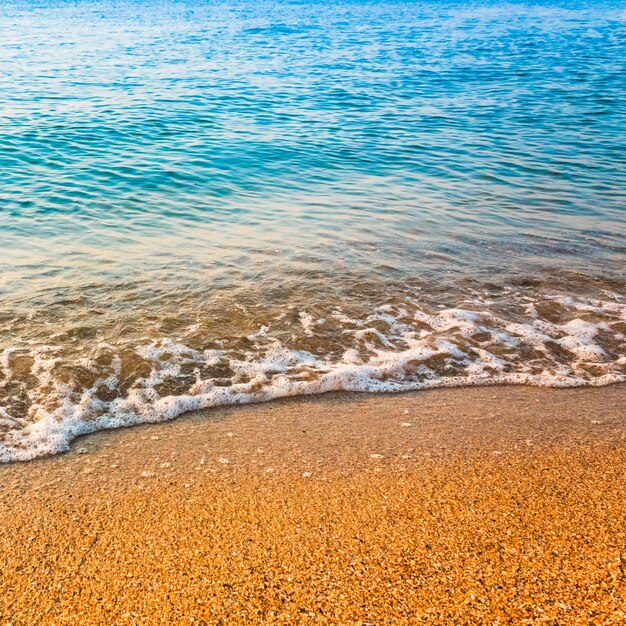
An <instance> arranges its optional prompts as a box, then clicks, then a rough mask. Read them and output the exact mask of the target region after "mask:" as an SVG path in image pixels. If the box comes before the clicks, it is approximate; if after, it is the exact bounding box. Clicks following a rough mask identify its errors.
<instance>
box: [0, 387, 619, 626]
mask: <svg viewBox="0 0 626 626" xmlns="http://www.w3.org/2000/svg"><path fill="white" fill-rule="evenodd" d="M625 407H626V386H614V387H608V388H598V389H575V390H565V391H556V390H541V389H531V388H516V387H498V388H472V389H456V390H440V391H432V392H423V393H415V394H406V395H395V396H364V395H356V394H343V395H330V396H326V397H318V398H310V399H293V400H287V401H280V402H276V403H270V404H266V405H260V406H254V407H239V408H236V407H235V408H229V409H222V410H218V411H213V412H208V413H205V414H204V415H192V416H189V417H186V418H183V419H179V420H178V421H175V422H172V423H167V424H159V425H154V426H144V427H138V428H134V429H129V430H123V431H115V432H110V433H99V434H96V435H93V436H90V437H86V438H83V439H81V440H78V441H77V442H76V443H75V445H74V446H73V448H72V451H71V452H69V453H67V454H65V455H62V456H59V457H55V458H49V459H42V460H39V461H35V462H31V463H24V464H14V465H10V466H3V467H0V516H1V519H0V567H1V569H0V624H2V625H3V626H6V625H8V624H12V625H13V626H18V625H22V624H28V625H30V624H45V625H57V624H58V625H61V624H81V625H90V624H94V625H96V624H98V625H99V624H103V625H104V624H107V625H126V624H150V625H153V624H154V625H159V624H362V625H363V624H421V623H427V624H483V623H484V624H535V623H537V624H625V623H626V438H625V435H626V409H625Z"/></svg>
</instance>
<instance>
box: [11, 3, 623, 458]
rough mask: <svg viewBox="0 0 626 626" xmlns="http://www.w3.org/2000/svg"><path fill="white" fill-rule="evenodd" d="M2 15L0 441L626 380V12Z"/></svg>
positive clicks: (26, 442) (84, 11)
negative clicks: (342, 399)
mask: <svg viewBox="0 0 626 626" xmlns="http://www.w3.org/2000/svg"><path fill="white" fill-rule="evenodd" d="M0 32H1V33H2V37H1V38H0V176H1V184H0V441H2V443H0V460H3V461H11V460H17V459H26V458H32V457H34V456H38V455H41V454H46V453H53V452H58V451H61V450H63V449H66V448H67V445H68V443H69V441H71V439H72V438H74V437H75V436H76V435H77V434H80V433H82V432H89V431H92V430H96V429H99V428H104V427H112V426H123V425H127V424H132V423H138V422H142V421H158V420H161V419H169V418H172V417H175V416H176V415H178V414H180V413H182V412H184V411H186V410H190V409H194V408H198V407H206V406H215V405H218V404H223V403H234V402H249V401H261V400H266V399H270V398H273V397H278V396H282V395H293V394H299V393H319V392H323V391H326V390H331V389H360V390H361V389H362V390H372V391H378V390H380V391H384V390H387V391H395V390H403V389H414V388H421V387H429V386H441V385H460V384H488V383H494V382H514V383H524V384H542V385H554V386H565V385H582V384H594V385H597V384H608V383H610V382H617V381H622V380H626V336H625V333H626V287H625V281H626V276H625V272H624V268H625V267H626V265H625V261H626V219H625V218H626V213H625V212H626V166H625V165H624V162H625V156H624V155H626V104H625V103H626V99H625V98H624V94H625V93H626V14H625V13H624V7H623V5H621V4H619V3H612V2H591V3H586V4H584V5H583V4H577V3H575V2H561V3H556V4H555V3H549V4H548V3H541V2H534V3H513V4H502V3H494V2H487V3H481V4H479V5H469V4H467V3H459V2H457V3H454V2H428V3H420V2H397V3H391V2H379V3H376V4H372V3H365V2H356V1H354V2H332V3H321V2H300V3H289V2H279V1H271V2H265V3H253V2H229V3H203V2H174V1H173V0H172V1H165V2H139V1H138V0H137V1H133V0H122V1H120V2H110V1H97V0H96V1H87V0H84V1H83V0H79V1H78V2H75V3H71V4H68V3H65V2H61V1H58V2H53V1H50V0H41V1H40V2H11V1H9V2H4V3H2V5H1V6H0Z"/></svg>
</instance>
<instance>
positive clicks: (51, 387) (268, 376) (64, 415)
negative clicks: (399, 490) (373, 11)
mask: <svg viewBox="0 0 626 626" xmlns="http://www.w3.org/2000/svg"><path fill="white" fill-rule="evenodd" d="M407 302H408V304H407V306H406V307H405V306H399V305H394V306H392V305H385V306H382V307H380V308H379V309H377V310H376V311H374V312H372V313H371V314H370V315H368V316H366V317H364V318H363V319H357V318H351V317H350V316H349V315H347V314H344V313H342V312H341V311H335V312H334V313H332V314H331V315H329V316H328V318H327V319H325V320H324V322H323V323H322V324H316V323H314V321H313V319H314V318H313V317H312V315H310V314H309V313H308V312H306V311H301V312H299V314H298V319H299V321H300V323H301V328H302V332H301V336H303V337H305V338H309V339H310V338H311V337H314V335H315V334H316V331H318V330H319V329H322V328H325V326H326V324H330V323H331V322H332V323H334V324H336V325H337V329H338V330H339V331H340V332H339V334H340V336H341V337H342V341H344V342H345V345H343V347H342V349H340V350H336V351H327V352H320V353H313V352H312V351H309V350H305V349H301V348H299V347H298V346H297V343H298V342H297V341H295V343H294V345H286V343H285V339H284V338H283V339H279V338H278V336H276V335H275V334H274V329H273V328H272V327H271V325H267V324H266V325H263V326H261V327H260V328H259V330H258V331H256V332H254V333H252V334H250V335H248V337H247V339H248V342H249V343H248V348H246V349H238V350H233V349H229V348H228V347H227V345H225V344H224V342H221V343H220V342H219V341H216V340H214V341H213V343H214V344H217V345H222V348H221V349H198V348H197V346H195V347H194V346H189V345H186V344H185V343H184V342H181V341H175V340H174V339H172V338H166V339H162V340H159V341H146V342H145V343H142V344H140V345H137V346H135V349H134V352H135V356H136V358H137V359H139V360H141V361H142V362H143V363H145V364H146V366H147V368H148V369H149V373H148V374H147V375H144V376H137V378H136V379H135V380H133V381H132V384H130V385H127V386H126V387H125V386H124V385H123V384H122V383H123V382H124V381H123V369H124V363H123V358H122V356H121V354H119V353H118V349H117V348H116V347H115V346H113V345H110V344H100V345H96V346H93V347H92V352H93V354H92V355H91V357H89V358H88V357H86V356H82V357H80V358H77V359H76V361H75V363H73V366H75V367H78V368H83V369H84V371H86V372H92V373H97V374H98V376H96V377H95V382H94V383H93V384H92V385H90V386H87V387H85V388H77V387H76V385H72V384H69V383H67V382H64V379H63V377H60V376H59V374H58V371H59V370H60V369H62V367H63V365H64V362H63V357H62V356H61V355H60V354H61V353H60V350H59V348H58V347H55V346H54V345H50V346H38V347H35V348H33V349H32V350H30V351H27V352H28V354H27V356H28V357H29V358H30V359H31V361H32V364H31V365H30V367H29V368H28V372H27V375H28V376H27V377H28V380H29V381H36V382H35V383H34V384H33V383H32V382H31V383H29V384H30V386H29V387H28V391H27V396H28V399H29V401H30V405H29V407H28V412H27V414H26V415H21V414H19V412H18V411H16V409H15V408H12V404H11V402H10V400H11V397H10V394H8V393H7V394H5V395H6V398H7V401H6V406H2V405H0V461H2V462H10V461H18V460H27V459H32V458H35V457H38V456H41V455H45V454H54V453H58V452H62V451H64V450H67V449H68V447H69V444H70V442H71V441H72V440H73V439H74V438H76V437H77V436H79V435H83V434H86V433H91V432H94V431H97V430H101V429H105V428H119V427H123V426H131V425H134V424H140V423H146V422H159V421H164V420H170V419H173V418H175V417H177V416H179V415H181V414H182V413H185V412H187V411H193V410H198V409H206V408H210V407H217V406H225V405H235V404H245V403H251V402H264V401H268V400H272V399H274V398H281V397H286V396H295V395H307V394H319V393H325V392H329V391H340V390H345V391H364V392H398V391H409V390H417V389H427V388H435V387H454V386H462V385H488V384H498V383H511V384H527V385H536V386H550V387H573V386H581V385H594V386H597V385H607V384H610V383H616V382H623V381H626V337H625V336H624V334H623V332H622V330H623V328H624V322H626V305H624V304H622V303H620V302H618V301H615V300H607V301H599V300H582V299H575V298H571V297H560V298H559V297H555V298H546V299H544V301H543V302H542V303H532V304H529V303H527V302H524V303H518V306H517V307H516V308H515V307H514V309H513V311H512V313H511V314H510V315H508V316H505V315H504V314H502V313H501V312H500V313H498V314H497V315H496V313H494V312H493V310H491V309H490V308H483V309H480V308H476V309H472V310H469V309H462V308H447V309H445V308H444V309H442V310H437V309H432V308H431V309H429V310H426V309H425V308H420V307H419V306H416V305H412V304H411V301H410V300H407ZM546 303H547V304H551V305H555V306H558V307H560V310H561V312H562V313H563V315H562V316H561V317H562V318H563V319H562V321H554V318H555V317H556V318H558V316H552V318H553V319H552V321H551V320H550V319H548V317H549V316H548V317H545V316H542V315H541V313H540V312H539V311H540V306H539V305H540V304H543V305H546ZM474 306H475V307H480V306H484V307H488V306H489V304H488V303H479V304H477V303H474ZM283 318H284V315H281V316H279V317H277V318H276V319H277V320H278V321H277V323H279V322H280V320H283ZM559 319H560V318H559ZM193 330H194V332H197V328H194V329H193ZM319 332H320V333H323V332H324V331H323V330H319ZM23 354H24V349H23V348H21V349H19V350H18V349H17V348H13V347H9V348H7V349H5V350H4V351H2V352H0V371H1V372H2V374H3V379H2V383H1V388H4V389H7V388H9V386H10V384H13V383H15V382H16V381H17V382H19V380H20V376H22V378H23V377H24V375H23V373H22V374H20V373H19V372H17V371H16V369H15V367H14V365H13V364H14V361H15V359H16V358H17V356H19V355H23ZM102 355H108V356H109V358H108V359H102V358H101V359H100V360H98V358H97V357H98V356H100V357H102ZM102 362H105V363H107V364H106V365H102V364H101V363H102ZM211 368H221V370H220V372H221V373H220V374H219V375H218V374H215V373H214V372H213V370H212V369H211ZM212 372H213V373H212ZM24 384H26V383H24ZM103 392H106V393H103ZM113 392H115V393H113ZM112 395H113V396H115V397H111V396H112ZM0 404H1V403H0Z"/></svg>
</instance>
